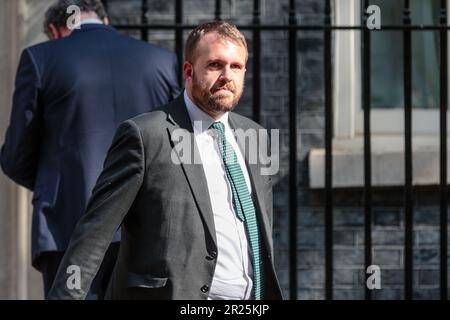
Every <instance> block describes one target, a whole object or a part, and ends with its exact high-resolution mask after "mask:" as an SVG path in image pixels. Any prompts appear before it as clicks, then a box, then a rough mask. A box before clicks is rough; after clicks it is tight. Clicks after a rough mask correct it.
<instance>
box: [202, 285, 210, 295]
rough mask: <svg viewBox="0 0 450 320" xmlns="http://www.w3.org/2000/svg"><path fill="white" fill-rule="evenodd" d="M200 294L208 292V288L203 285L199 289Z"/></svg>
mask: <svg viewBox="0 0 450 320" xmlns="http://www.w3.org/2000/svg"><path fill="white" fill-rule="evenodd" d="M200 290H201V292H203V293H206V292H208V290H209V287H208V286H207V285H204V286H203V287H202V288H201V289H200Z"/></svg>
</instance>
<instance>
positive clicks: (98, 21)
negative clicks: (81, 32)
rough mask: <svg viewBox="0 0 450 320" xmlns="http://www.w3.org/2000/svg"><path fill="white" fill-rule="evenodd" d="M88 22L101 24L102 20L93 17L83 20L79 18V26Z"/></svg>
mask: <svg viewBox="0 0 450 320" xmlns="http://www.w3.org/2000/svg"><path fill="white" fill-rule="evenodd" d="M90 23H93V24H103V22H102V21H101V20H100V19H95V18H93V19H84V20H81V22H80V26H82V25H83V24H90Z"/></svg>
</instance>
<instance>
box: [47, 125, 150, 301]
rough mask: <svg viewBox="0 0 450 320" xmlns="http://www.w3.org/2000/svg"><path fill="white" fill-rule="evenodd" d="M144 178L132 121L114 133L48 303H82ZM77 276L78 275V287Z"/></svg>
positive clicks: (141, 151) (139, 142)
mask: <svg viewBox="0 0 450 320" xmlns="http://www.w3.org/2000/svg"><path fill="white" fill-rule="evenodd" d="M143 177H144V147H143V142H142V138H141V135H140V131H139V128H138V127H137V125H136V124H135V123H134V122H133V121H132V120H127V121H125V122H124V123H123V124H122V125H121V126H120V127H119V128H118V130H117V132H116V135H115V137H114V140H113V143H112V145H111V147H110V149H109V151H108V154H107V156H106V160H105V164H104V168H103V171H102V173H101V174H100V176H99V178H98V180H97V183H96V185H95V187H94V189H93V191H92V196H91V198H90V199H89V203H88V206H87V209H86V214H85V215H84V216H83V217H82V218H81V219H80V221H79V222H78V224H77V226H76V228H75V231H74V233H73V234H72V237H71V239H70V243H69V246H68V248H67V251H66V253H65V254H64V257H63V260H62V261H61V264H60V266H59V269H58V272H57V275H56V278H55V281H54V283H53V286H52V288H51V290H50V292H49V295H48V297H47V298H48V299H84V298H85V297H86V294H87V293H88V291H89V288H90V285H91V282H92V280H93V278H94V277H95V275H96V273H97V271H98V269H99V267H100V264H101V262H102V260H103V257H104V255H105V252H106V250H107V248H108V246H109V244H110V242H111V240H112V238H113V236H114V233H115V232H116V230H117V229H118V228H119V226H120V225H121V223H122V221H123V219H124V217H125V215H126V214H127V213H128V212H129V210H130V208H131V206H132V204H133V202H134V200H135V198H136V195H137V194H138V192H139V189H140V187H141V185H142V181H143ZM76 272H79V276H80V279H79V284H80V286H79V287H77V279H75V278H74V277H76V276H77V275H76Z"/></svg>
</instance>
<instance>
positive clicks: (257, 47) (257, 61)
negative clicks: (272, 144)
mask: <svg viewBox="0 0 450 320" xmlns="http://www.w3.org/2000/svg"><path fill="white" fill-rule="evenodd" d="M260 15H261V11H260V1H259V0H253V24H254V25H259V24H260V22H261V21H260ZM260 71H261V30H260V29H257V28H255V29H254V30H253V74H252V76H253V108H252V109H253V120H255V121H256V122H258V123H259V122H260V121H261V72H260Z"/></svg>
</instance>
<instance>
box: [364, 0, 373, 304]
mask: <svg viewBox="0 0 450 320" xmlns="http://www.w3.org/2000/svg"><path fill="white" fill-rule="evenodd" d="M369 5H370V1H369V0H365V1H364V8H368V7H369ZM368 17H369V14H368V13H367V12H366V10H364V24H366V22H367V19H368ZM370 32H371V31H370V30H369V29H368V28H366V29H364V31H363V37H364V38H363V41H364V62H363V63H364V65H363V77H364V79H363V106H364V264H365V270H367V268H368V267H369V266H370V265H372V151H371V139H370V137H371V129H370V109H371V79H370V78H371V62H370V60H371V52H370V50H371V46H370V41H371V40H370ZM365 270H364V271H365ZM364 287H365V298H366V300H371V299H372V291H371V290H370V289H369V288H368V287H367V286H364Z"/></svg>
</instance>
